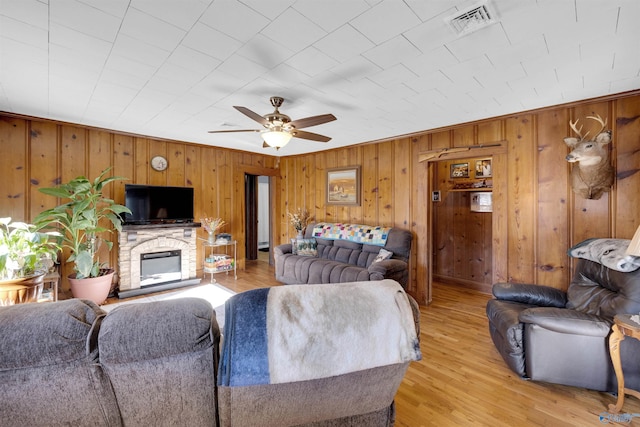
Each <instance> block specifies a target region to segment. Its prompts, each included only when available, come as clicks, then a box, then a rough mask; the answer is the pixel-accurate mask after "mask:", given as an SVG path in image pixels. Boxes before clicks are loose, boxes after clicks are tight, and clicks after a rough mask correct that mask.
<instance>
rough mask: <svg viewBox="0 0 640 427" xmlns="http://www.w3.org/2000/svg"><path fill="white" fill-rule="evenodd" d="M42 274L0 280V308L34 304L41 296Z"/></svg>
mask: <svg viewBox="0 0 640 427" xmlns="http://www.w3.org/2000/svg"><path fill="white" fill-rule="evenodd" d="M43 279H44V273H38V274H36V275H33V276H29V277H20V278H18V279H7V280H0V306H6V305H14V304H22V303H26V302H36V301H38V299H39V298H40V296H41V295H42V285H43V282H44V280H43Z"/></svg>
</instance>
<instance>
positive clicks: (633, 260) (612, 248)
mask: <svg viewBox="0 0 640 427" xmlns="http://www.w3.org/2000/svg"><path fill="white" fill-rule="evenodd" d="M630 242H631V241H630V240H627V239H587V240H585V241H583V242H580V243H578V244H577V245H575V246H574V247H572V248H570V249H569V251H568V252H569V256H572V257H574V258H584V259H588V260H590V261H594V262H597V263H599V264H602V265H604V266H605V267H609V268H610V269H612V270H617V271H622V272H623V273H628V272H631V271H635V270H637V269H638V268H640V257H636V256H633V255H627V254H626V253H625V252H626V251H627V247H629V243H630Z"/></svg>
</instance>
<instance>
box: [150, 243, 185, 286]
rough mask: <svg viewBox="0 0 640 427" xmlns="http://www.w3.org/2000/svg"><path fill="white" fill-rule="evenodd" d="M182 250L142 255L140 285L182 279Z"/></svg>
mask: <svg viewBox="0 0 640 427" xmlns="http://www.w3.org/2000/svg"><path fill="white" fill-rule="evenodd" d="M181 263H182V261H181V251H165V252H152V253H146V254H141V255H140V287H144V286H150V285H157V284H158V283H167V282H174V281H177V280H181V279H182V264H181Z"/></svg>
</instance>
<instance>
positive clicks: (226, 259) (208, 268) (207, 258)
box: [202, 240, 238, 283]
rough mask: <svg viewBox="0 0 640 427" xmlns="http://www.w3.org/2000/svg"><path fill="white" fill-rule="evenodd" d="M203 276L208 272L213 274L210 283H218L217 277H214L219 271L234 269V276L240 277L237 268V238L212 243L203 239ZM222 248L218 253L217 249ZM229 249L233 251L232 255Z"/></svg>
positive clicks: (226, 271) (225, 271) (224, 271)
mask: <svg viewBox="0 0 640 427" xmlns="http://www.w3.org/2000/svg"><path fill="white" fill-rule="evenodd" d="M202 248H203V252H204V253H203V264H204V265H203V268H202V272H203V277H205V276H206V274H211V278H210V283H216V279H215V278H214V277H213V276H214V274H217V273H227V274H229V271H231V270H233V278H234V279H236V280H237V279H238V270H237V242H236V241H235V240H231V241H224V242H219V243H218V242H214V243H211V242H209V241H208V240H203V242H202ZM219 249H221V250H220V252H221V253H216V250H219ZM229 250H232V251H233V255H231V254H230V253H229V252H230V251H229Z"/></svg>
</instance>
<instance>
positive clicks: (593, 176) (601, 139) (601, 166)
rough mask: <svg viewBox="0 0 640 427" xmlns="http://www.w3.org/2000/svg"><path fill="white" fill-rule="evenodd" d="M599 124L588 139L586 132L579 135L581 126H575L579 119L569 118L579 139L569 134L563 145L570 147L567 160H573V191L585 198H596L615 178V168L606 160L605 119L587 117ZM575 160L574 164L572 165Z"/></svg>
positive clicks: (607, 189)
mask: <svg viewBox="0 0 640 427" xmlns="http://www.w3.org/2000/svg"><path fill="white" fill-rule="evenodd" d="M587 119H591V120H595V121H596V122H598V123H599V124H600V125H601V128H600V130H599V131H598V132H596V137H595V138H594V139H587V136H588V135H589V132H587V133H585V134H584V135H582V127H583V126H580V128H578V127H577V126H578V120H576V121H575V122H572V121H569V126H571V129H572V130H573V131H574V132H575V133H576V135H578V137H579V139H578V138H574V137H568V138H565V139H564V142H565V144H567V145H568V146H569V148H571V150H572V151H571V152H570V153H569V154H568V155H567V157H566V160H567V161H568V162H569V163H574V165H573V166H572V168H571V187H572V188H573V191H574V192H575V193H576V194H578V195H580V196H582V197H584V198H585V199H595V200H597V199H599V198H600V197H602V193H604V192H607V191H609V190H610V189H611V186H612V185H613V180H614V176H615V174H614V170H613V167H612V166H611V164H610V162H609V147H608V145H609V143H610V142H611V131H610V130H608V131H605V130H604V129H605V128H606V127H607V120H606V119H605V120H602V117H600V116H599V115H595V116H587ZM575 163H577V164H575Z"/></svg>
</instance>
